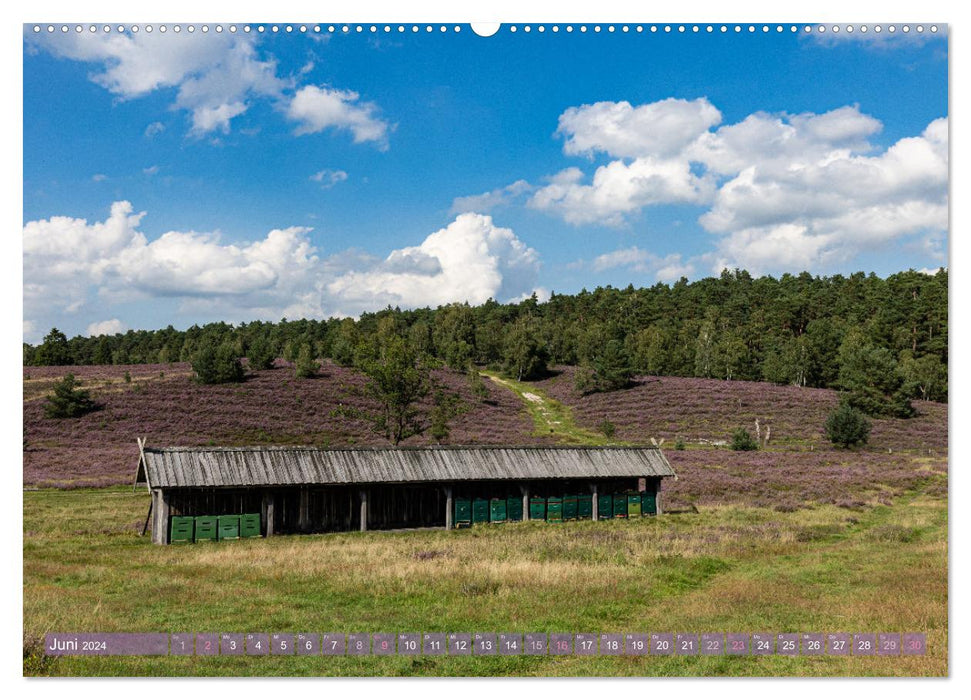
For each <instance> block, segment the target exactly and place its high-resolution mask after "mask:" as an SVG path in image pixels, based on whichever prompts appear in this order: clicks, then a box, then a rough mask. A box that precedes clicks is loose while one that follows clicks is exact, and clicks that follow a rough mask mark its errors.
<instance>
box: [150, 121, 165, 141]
mask: <svg viewBox="0 0 971 700" xmlns="http://www.w3.org/2000/svg"><path fill="white" fill-rule="evenodd" d="M163 131H165V124H163V123H162V122H152V123H151V124H149V125H148V126H146V127H145V138H147V139H153V138H155V137H156V136H158V135H159V134H161V133H162V132H163Z"/></svg>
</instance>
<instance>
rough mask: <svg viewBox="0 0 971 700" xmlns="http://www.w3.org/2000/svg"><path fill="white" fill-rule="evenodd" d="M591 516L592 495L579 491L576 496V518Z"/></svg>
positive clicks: (584, 518) (586, 518)
mask: <svg viewBox="0 0 971 700" xmlns="http://www.w3.org/2000/svg"><path fill="white" fill-rule="evenodd" d="M592 517H593V496H591V495H590V494H589V493H586V494H584V493H581V494H580V495H578V496H577V520H590V518H592Z"/></svg>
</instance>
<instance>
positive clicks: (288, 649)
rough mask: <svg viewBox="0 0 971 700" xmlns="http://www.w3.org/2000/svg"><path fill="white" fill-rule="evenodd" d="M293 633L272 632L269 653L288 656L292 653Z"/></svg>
mask: <svg viewBox="0 0 971 700" xmlns="http://www.w3.org/2000/svg"><path fill="white" fill-rule="evenodd" d="M293 647H294V644H293V635H292V634H284V633H274V634H271V635H270V653H271V654H273V655H274V656H289V655H291V654H293V653H294V650H293Z"/></svg>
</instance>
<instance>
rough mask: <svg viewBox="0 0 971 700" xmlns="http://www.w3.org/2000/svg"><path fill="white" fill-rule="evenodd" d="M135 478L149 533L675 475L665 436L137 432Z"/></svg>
mask: <svg viewBox="0 0 971 700" xmlns="http://www.w3.org/2000/svg"><path fill="white" fill-rule="evenodd" d="M138 444H139V459H138V468H137V470H136V475H135V485H136V487H137V486H138V485H141V484H144V485H145V487H146V488H147V489H148V490H149V491H150V492H151V494H152V506H151V508H152V510H151V522H152V540H153V541H154V542H156V543H158V544H166V543H168V540H169V522H170V517H172V516H220V515H233V514H241V513H260V520H261V533H262V534H263V535H265V536H270V535H274V534H278V533H291V532H333V531H349V530H358V529H360V530H373V529H377V530H382V529H398V528H417V527H445V528H452V527H453V526H454V524H455V523H454V520H453V518H454V504H455V499H456V498H465V499H468V498H471V497H473V496H475V497H477V498H507V497H508V498H513V494H515V496H516V498H519V497H521V498H522V504H523V510H524V512H525V515H524V519H528V518H529V499H530V496H531V495H534V496H536V495H543V494H553V493H564V492H569V493H573V492H576V493H589V494H593V504H594V505H593V518H594V519H596V518H597V505H596V503H597V494H598V493H615V492H621V491H625V490H630V491H638V492H645V493H651V494H653V497H654V498H655V500H656V504H657V505H656V512H657V513H658V514H660V512H661V499H660V492H661V480H662V479H663V478H664V477H669V476H675V474H674V471H673V470H672V469H671V465H670V464H669V463H668V461H667V459H665V457H664V455H663V454H662V453H661V450H660V449H658V448H657V447H558V446H557V447H552V446H551V447H547V446H536V447H477V446H476V447H457V446H456V447H452V446H447V447H445V446H443V447H405V448H402V447H398V448H339V449H329V448H322V447H169V448H151V447H148V446H146V445H145V443H144V442H143V441H141V440H139V443H138Z"/></svg>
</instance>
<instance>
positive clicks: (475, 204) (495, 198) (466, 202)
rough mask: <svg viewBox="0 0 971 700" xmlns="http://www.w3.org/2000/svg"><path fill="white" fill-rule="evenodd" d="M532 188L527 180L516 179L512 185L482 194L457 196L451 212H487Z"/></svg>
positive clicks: (453, 201) (508, 202)
mask: <svg viewBox="0 0 971 700" xmlns="http://www.w3.org/2000/svg"><path fill="white" fill-rule="evenodd" d="M532 190H533V186H532V185H530V184H529V183H528V182H526V181H525V180H516V182H514V183H512V184H511V185H506V186H505V187H499V188H497V189H494V190H490V191H489V192H483V193H482V194H473V195H468V196H466V197H456V198H455V199H453V200H452V207H451V212H452V213H453V214H464V213H466V212H476V213H479V214H487V213H489V212H491V211H492V210H493V209H495V208H497V207H500V206H504V205H506V204H510V203H511V202H513V201H515V200H516V199H518V198H519V197H520V196H522V195H524V194H526V193H527V192H531V191H532Z"/></svg>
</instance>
